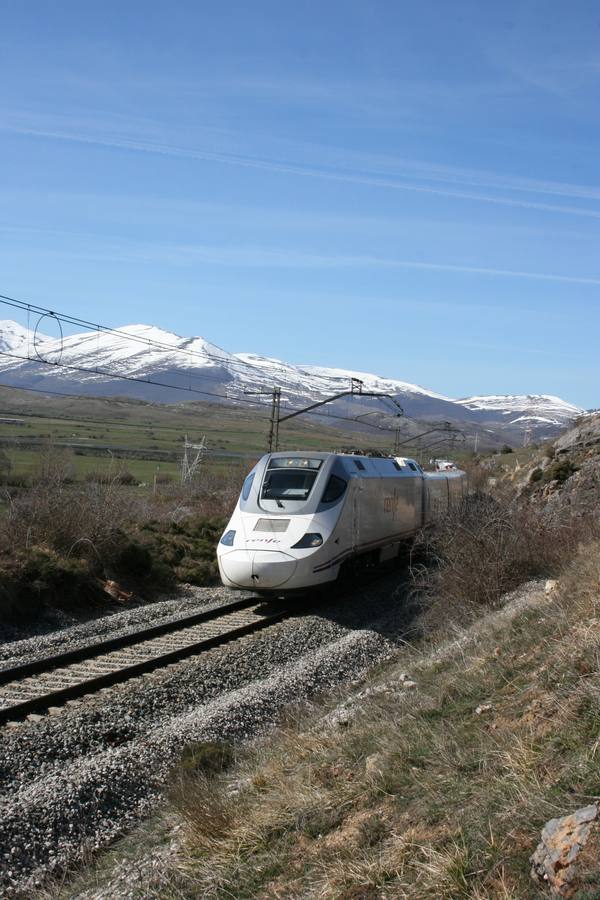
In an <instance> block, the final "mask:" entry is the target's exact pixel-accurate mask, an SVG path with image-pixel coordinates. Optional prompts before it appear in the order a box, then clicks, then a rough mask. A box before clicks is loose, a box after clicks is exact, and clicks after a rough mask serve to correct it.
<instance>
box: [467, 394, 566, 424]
mask: <svg viewBox="0 0 600 900" xmlns="http://www.w3.org/2000/svg"><path fill="white" fill-rule="evenodd" d="M457 403H460V404H461V405H462V406H465V407H466V408H467V409H471V410H481V411H483V412H486V413H490V414H494V415H496V416H501V417H502V418H504V419H505V420H507V421H509V422H510V424H511V425H516V424H522V425H524V426H527V424H528V423H529V424H532V425H534V424H538V423H547V424H548V425H556V426H559V427H563V426H565V425H567V424H568V423H569V422H572V421H573V419H576V418H577V416H579V415H581V413H582V410H581V409H579V407H578V406H574V405H573V404H572V403H568V402H567V401H566V400H561V398H560V397H554V396H552V395H551V394H507V395H505V396H502V395H498V396H496V395H493V394H492V395H489V396H482V397H466V398H464V399H461V400H457Z"/></svg>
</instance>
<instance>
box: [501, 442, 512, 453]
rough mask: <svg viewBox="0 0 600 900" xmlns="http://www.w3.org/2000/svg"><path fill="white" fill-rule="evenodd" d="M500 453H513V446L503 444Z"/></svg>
mask: <svg viewBox="0 0 600 900" xmlns="http://www.w3.org/2000/svg"><path fill="white" fill-rule="evenodd" d="M500 453H513V448H512V447H510V446H509V445H508V444H503V445H502V447H500Z"/></svg>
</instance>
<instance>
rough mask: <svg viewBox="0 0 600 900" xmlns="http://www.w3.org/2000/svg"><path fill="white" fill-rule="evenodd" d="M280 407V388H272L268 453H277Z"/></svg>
mask: <svg viewBox="0 0 600 900" xmlns="http://www.w3.org/2000/svg"><path fill="white" fill-rule="evenodd" d="M280 407H281V388H273V400H272V401H271V421H270V423H269V453H272V452H273V451H275V452H277V449H278V447H279V421H280V420H279V410H280Z"/></svg>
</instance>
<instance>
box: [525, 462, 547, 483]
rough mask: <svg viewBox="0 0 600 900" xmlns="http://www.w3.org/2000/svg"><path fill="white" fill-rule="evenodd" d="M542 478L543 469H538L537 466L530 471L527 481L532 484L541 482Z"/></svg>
mask: <svg viewBox="0 0 600 900" xmlns="http://www.w3.org/2000/svg"><path fill="white" fill-rule="evenodd" d="M543 477H544V470H543V469H540V467H539V466H537V467H536V468H535V469H534V470H533V471H532V473H531V475H530V476H529V480H530V481H533V482H536V481H541V480H542V479H543Z"/></svg>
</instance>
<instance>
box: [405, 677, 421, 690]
mask: <svg viewBox="0 0 600 900" xmlns="http://www.w3.org/2000/svg"><path fill="white" fill-rule="evenodd" d="M416 686H417V682H416V681H410V679H407V680H406V681H403V682H402V687H403V688H406V689H407V690H410V689H411V688H416Z"/></svg>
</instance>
